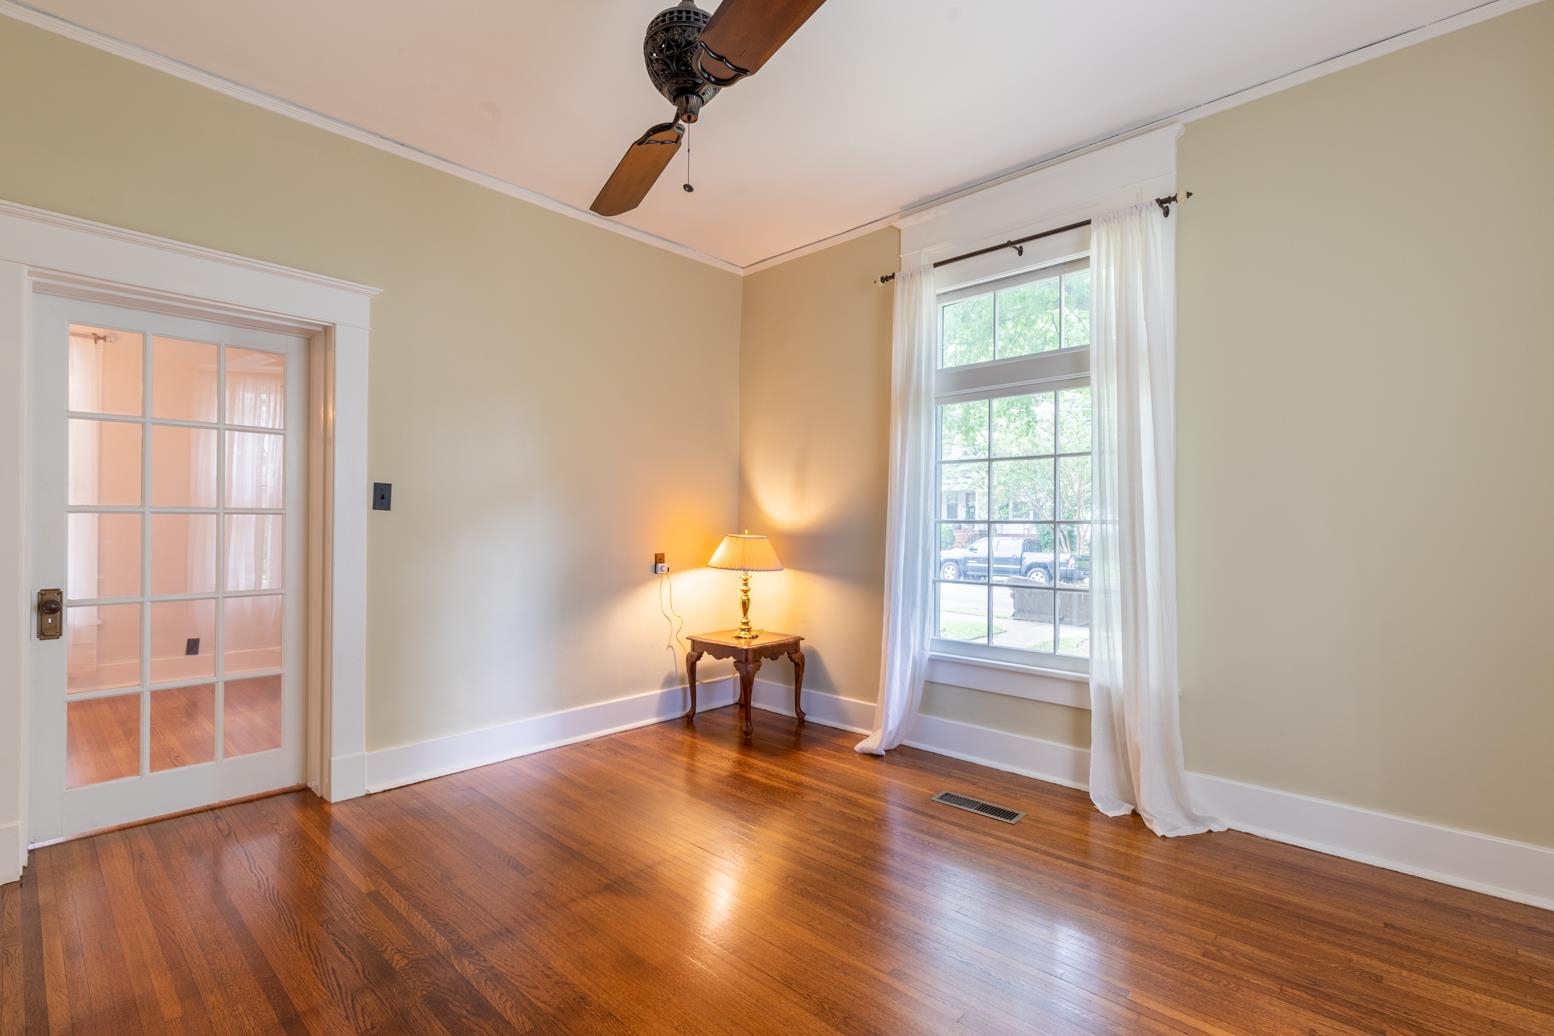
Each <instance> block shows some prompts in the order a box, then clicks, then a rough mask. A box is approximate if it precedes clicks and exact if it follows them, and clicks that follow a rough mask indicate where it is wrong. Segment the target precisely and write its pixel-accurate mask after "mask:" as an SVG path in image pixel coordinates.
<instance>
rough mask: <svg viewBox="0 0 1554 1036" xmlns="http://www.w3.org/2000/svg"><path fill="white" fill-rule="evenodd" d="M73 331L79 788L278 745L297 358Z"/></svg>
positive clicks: (72, 674)
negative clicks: (233, 732)
mask: <svg viewBox="0 0 1554 1036" xmlns="http://www.w3.org/2000/svg"><path fill="white" fill-rule="evenodd" d="M69 335H70V352H71V356H70V362H69V373H68V381H69V388H68V398H69V407H70V409H69V412H68V414H67V420H68V422H69V429H70V432H69V435H70V441H69V445H68V461H67V464H68V467H69V469H70V470H69V472H68V483H69V492H68V495H67V507H66V511H67V516H66V519H65V520H66V522H67V523H68V524H69V529H68V532H67V548H66V555H67V558H66V565H67V572H68V586H67V599H66V609H67V611H66V617H67V622H66V641H67V644H66V650H67V652H68V661H67V680H66V699H67V706H66V708H67V718H66V729H67V741H68V742H69V743H68V744H67V781H66V783H67V786H69V787H83V786H86V785H88V784H95V783H101V782H103V781H106V780H115V779H121V778H127V777H133V776H145V775H147V774H150V773H154V772H162V771H164V770H168V769H177V768H181V767H186V766H197V765H201V764H207V763H220V762H221V761H222V760H223V759H226V758H231V757H234V756H236V755H246V754H252V753H255V752H261V751H272V750H275V749H278V748H280V747H281V744H282V741H283V729H284V727H283V724H282V716H281V679H282V675H283V664H284V660H285V654H286V643H285V636H286V634H285V627H286V622H285V614H286V608H285V594H286V593H287V592H288V588H287V587H286V585H285V571H286V567H285V558H284V550H285V535H284V526H285V513H286V507H287V504H288V501H287V500H286V484H287V476H288V472H287V442H286V436H287V435H288V434H294V433H293V432H290V431H288V428H287V425H288V421H287V419H286V418H287V416H288V415H287V413H286V406H287V396H286V379H287V377H288V376H291V375H292V374H293V373H294V372H290V371H288V370H287V367H286V364H287V358H286V356H285V355H284V354H282V353H279V352H269V351H266V350H263V349H255V348H251V347H244V346H237V345H233V344H229V343H223V342H220V341H210V342H205V341H195V340H188V339H183V338H177V337H173V336H164V335H158V334H154V333H150V332H142V331H137V330H121V329H118V328H111V327H97V326H92V325H86V324H77V323H72V324H71V325H70V329H69ZM229 689H231V690H232V695H231V696H232V698H233V704H234V705H235V706H237V708H236V709H235V710H233V709H229V707H228V703H227V698H228V691H229ZM130 700H133V701H134V702H135V707H134V708H133V709H131V708H130V706H129V702H130ZM229 713H231V714H233V715H239V716H241V717H242V719H243V722H244V723H245V724H248V725H254V724H257V725H258V727H259V728H262V727H264V726H265V725H269V726H270V727H272V728H273V729H272V730H264V729H258V728H256V729H247V730H244V731H242V732H238V736H235V737H234V736H229V735H228V733H227V731H226V730H225V729H224V727H225V726H226V722H227V720H228V719H229V718H230V717H229ZM132 719H133V724H132V723H131V720H132ZM89 739H93V740H95V743H96V745H98V746H99V747H101V746H104V745H110V746H111V747H108V748H105V749H103V753H104V754H105V755H106V756H107V757H109V758H110V759H111V760H112V764H111V765H102V766H95V765H89V762H90V761H89V760H87V759H86V756H85V754H83V753H88V752H89V750H90V746H89V745H88V744H87V742H88V740H89ZM127 743H133V745H134V750H133V751H128V750H126V749H125V748H124V746H125V744H127ZM131 756H134V763H135V765H134V766H133V767H131V766H130V765H129V763H130V757H131Z"/></svg>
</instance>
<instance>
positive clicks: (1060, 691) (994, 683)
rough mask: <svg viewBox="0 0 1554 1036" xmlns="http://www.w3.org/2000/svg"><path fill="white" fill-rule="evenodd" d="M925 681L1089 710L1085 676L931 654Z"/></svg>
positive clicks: (1011, 663) (988, 660)
mask: <svg viewBox="0 0 1554 1036" xmlns="http://www.w3.org/2000/svg"><path fill="white" fill-rule="evenodd" d="M926 679H927V680H928V682H929V683H940V684H945V685H947V686H950V687H967V688H970V689H971V690H974V691H986V692H987V693H989V694H1003V695H1007V696H1009V697H1011V698H1024V699H1025V700H1026V701H1043V702H1049V703H1051V704H1053V705H1066V706H1068V707H1069V708H1072V709H1086V710H1088V709H1089V708H1090V676H1089V674H1088V673H1073V672H1069V671H1067V670H1064V669H1046V668H1043V667H1041V666H1032V665H1019V664H1017V663H1014V662H1000V661H995V660H993V659H987V658H970V657H967V656H965V655H949V654H943V653H938V652H934V653H930V654H929V656H928V672H927V676H926Z"/></svg>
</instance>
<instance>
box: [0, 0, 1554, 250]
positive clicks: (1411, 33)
mask: <svg viewBox="0 0 1554 1036" xmlns="http://www.w3.org/2000/svg"><path fill="white" fill-rule="evenodd" d="M1540 2H1542V0H1486V2H1484V3H1481V4H1479V5H1478V6H1476V7H1473V8H1470V9H1469V10H1466V11H1462V12H1459V13H1457V14H1454V15H1449V16H1447V17H1445V18H1441V19H1438V20H1436V21H1434V22H1430V23H1428V24H1425V25H1421V26H1418V27H1416V28H1413V29H1409V30H1407V31H1405V32H1400V33H1398V34H1396V35H1394V36H1389V37H1387V38H1386V39H1382V40H1377V41H1375V42H1374V43H1369V44H1366V45H1365V46H1362V47H1356V48H1355V49H1354V50H1351V51H1348V52H1346V53H1343V54H1337V55H1334V56H1333V57H1330V58H1327V59H1325V60H1322V61H1318V62H1316V63H1314V64H1311V65H1308V66H1306V67H1305V68H1301V69H1297V70H1295V71H1293V72H1289V73H1287V74H1285V75H1282V76H1278V77H1276V78H1274V79H1270V80H1268V81H1266V82H1263V83H1258V84H1255V85H1253V86H1249V87H1246V88H1244V89H1242V90H1237V91H1235V92H1234V93H1230V94H1226V95H1224V96H1223V97H1218V98H1214V99H1213V100H1209V101H1205V102H1203V103H1201V104H1197V105H1194V106H1192V107H1189V108H1185V109H1183V110H1182V111H1179V112H1175V113H1173V114H1171V115H1167V116H1163V117H1161V118H1158V119H1153V120H1151V121H1150V122H1148V123H1143V124H1140V125H1137V126H1133V127H1130V128H1128V129H1124V130H1119V131H1117V132H1114V133H1110V134H1107V135H1105V136H1103V137H1098V138H1095V139H1093V140H1090V141H1088V142H1085V143H1083V144H1080V145H1077V146H1075V147H1071V148H1067V149H1065V150H1063V151H1059V152H1054V153H1051V154H1047V155H1044V156H1042V157H1040V158H1038V159H1036V160H1035V161H1032V162H1028V163H1026V164H1024V165H1022V166H1019V167H1018V168H1015V169H1011V170H1006V171H1004V172H1002V173H998V174H996V175H993V176H990V177H988V178H987V179H984V180H979V181H976V182H974V183H971V184H967V185H964V186H961V187H957V188H952V189H951V190H948V191H945V192H943V193H942V194H939V195H935V196H934V197H932V198H930V199H928V200H926V201H923V202H921V203H919V204H916V205H912V206H910V207H908V208H904V209H900V210H897V211H895V212H892V213H888V214H886V215H883V216H880V217H879V218H878V219H873V220H869V221H868V222H866V223H861V224H859V225H858V226H855V227H852V228H850V229H848V230H844V231H840V232H839V233H836V234H832V235H829V236H827V237H823V238H818V239H817V240H814V241H811V242H810V243H808V244H805V245H800V246H798V247H796V248H790V249H788V250H786V251H783V252H779V253H777V254H775V255H771V256H768V257H766V258H765V259H761V260H758V261H756V262H754V263H750V264H748V265H745V266H739V265H738V264H736V263H732V262H729V261H728V260H726V259H720V258H718V257H717V256H714V255H711V254H709V253H706V252H703V251H700V250H698V249H695V248H692V247H690V246H689V245H684V244H681V243H680V242H678V241H672V240H670V239H669V238H665V237H659V236H658V235H657V234H650V233H648V232H647V231H645V230H638V229H636V228H635V227H630V226H627V225H625V224H623V223H617V222H616V221H614V220H610V219H605V218H604V217H602V216H599V215H596V214H595V213H593V212H589V211H586V210H584V209H579V208H577V207H575V206H573V205H568V204H567V203H566V202H563V201H559V200H557V199H555V198H552V197H550V196H549V195H545V194H540V193H539V192H537V191H531V190H529V189H528V188H525V187H520V186H518V185H517V184H515V183H512V182H510V181H507V180H503V179H502V178H500V177H497V176H492V175H490V174H488V173H482V172H480V171H478V170H475V169H471V168H469V167H468V166H464V165H460V164H459V163H457V162H453V161H450V160H448V159H446V158H442V157H439V156H437V155H434V154H432V153H430V152H427V151H422V150H421V149H419V148H416V147H412V146H411V145H409V144H405V143H403V142H401V141H397V140H394V139H392V138H390V137H385V136H383V135H382V134H379V133H374V132H373V131H371V130H368V129H364V128H362V127H360V126H357V125H354V124H352V123H349V122H345V121H343V120H341V119H336V118H332V117H331V116H328V115H324V114H323V113H321V112H316V111H314V110H312V109H311V108H305V107H303V106H301V105H299V104H293V103H292V102H290V101H286V100H282V99H281V98H279V97H275V96H273V95H271V94H267V93H265V92H263V91H261V90H255V89H252V88H250V87H246V86H243V85H242V84H240V83H235V82H233V81H232V80H230V79H225V78H222V77H221V76H218V75H216V74H214V73H212V72H207V71H205V70H204V69H200V68H196V67H195V66H193V65H189V64H185V63H184V62H182V61H177V60H175V59H173V58H169V57H166V56H165V55H162V54H158V53H156V52H155V51H151V50H147V49H146V48H144V47H140V46H137V45H135V44H133V43H128V42H126V41H124V40H120V39H118V38H116V37H113V36H109V35H106V34H104V33H100V32H97V31H95V30H92V29H88V28H86V27H85V26H82V25H78V24H76V23H75V22H72V21H69V20H67V19H64V18H61V17H59V16H58V15H54V14H49V13H48V12H46V11H40V10H38V9H37V8H34V7H29V6H27V5H26V4H22V3H17V2H16V0H0V15H4V16H5V17H8V18H12V19H14V20H16V21H19V22H25V23H26V24H28V25H32V26H35V27H37V28H40V29H43V30H45V31H47V32H52V33H54V34H55V35H58V36H64V37H66V38H67V39H71V40H75V41H76V42H77V43H84V44H86V45H87V46H89V47H94V48H96V49H97V50H102V51H106V52H107V53H109V54H114V55H116V56H118V57H121V58H126V59H128V60H130V61H133V62H135V63H136V64H139V65H145V66H146V67H148V68H154V69H156V70H157V71H159V72H165V73H167V74H168V75H171V76H176V77H177V78H179V79H182V80H184V81H186V82H190V83H194V84H196V85H198V86H203V87H205V88H206V89H209V90H214V91H216V92H217V93H220V94H224V95H226V96H228V97H231V98H234V99H236V100H239V101H243V102H244V103H246V104H252V105H254V106H256V107H259V108H263V109H265V110H266V111H270V112H273V113H275V114H277V115H282V116H285V117H286V118H288V119H293V120H296V121H297V122H303V123H306V124H307V125H309V126H313V127H315V128H317V129H322V130H325V131H327V132H329V133H334V134H337V135H339V136H342V137H346V138H348V139H350V140H354V141H356V142H357V143H359V144H366V145H367V146H368V147H373V148H377V149H378V150H380V151H385V152H387V153H389V154H391V155H396V156H398V157H400V158H406V159H409V160H410V161H412V162H416V163H419V164H421V165H424V166H428V167H430V168H432V169H436V170H438V171H440V172H444V173H447V174H449V175H450V176H457V177H458V178H459V179H461V180H467V181H469V182H470V183H473V184H477V185H479V186H481V187H485V188H487V189H488V190H492V191H496V192H497V193H498V194H505V195H507V196H508V197H510V198H516V199H518V200H519V201H525V202H528V203H529V204H531V205H537V206H539V207H540V208H542V209H546V210H548V211H551V212H555V213H559V214H560V215H563V216H567V217H570V218H572V219H575V220H578V221H579V222H582V223H587V224H589V225H590V226H595V227H599V228H601V229H604V230H608V231H610V232H612V233H615V234H620V235H622V236H624V237H628V238H631V239H632V240H634V241H640V242H642V243H643V244H646V245H651V246H653V247H654V248H658V249H662V250H663V251H666V252H671V253H673V254H675V255H678V256H682V257H684V258H686V259H691V260H694V261H696V262H699V263H705V264H706V265H708V266H711V267H713V268H715V269H719V270H723V271H725V272H727V273H733V274H738V275H739V276H741V277H743V276H747V275H749V274H752V273H760V272H761V271H762V270H769V269H771V268H772V267H774V266H780V265H782V264H783V263H786V262H790V261H792V260H794V259H800V258H803V257H804V256H806V255H812V254H814V253H815V252H820V251H824V250H825V249H827V248H831V247H833V246H835V245H839V244H842V243H844V242H847V241H852V240H854V239H856V238H860V237H863V236H864V235H865V234H869V233H872V232H873V231H876V230H881V229H884V228H885V227H890V226H896V225H899V224H900V223H901V222H902V221H903V220H908V219H910V218H911V217H913V216H916V215H919V214H921V213H924V212H927V211H929V210H931V209H934V208H937V207H938V206H940V205H943V204H945V203H947V202H951V201H955V200H956V199H958V198H963V197H965V196H967V195H969V194H975V193H976V192H978V191H982V190H986V189H987V188H989V187H996V186H997V185H999V184H1001V183H1006V182H1008V181H1009V180H1013V179H1017V178H1019V177H1022V176H1026V175H1028V174H1030V173H1033V172H1036V171H1038V170H1041V169H1045V168H1047V167H1049V166H1053V165H1057V164H1058V163H1060V162H1064V161H1067V160H1068V159H1070V158H1075V157H1078V156H1079V155H1083V154H1087V153H1089V152H1091V151H1094V150H1096V149H1098V148H1102V147H1106V146H1109V145H1111V144H1115V143H1118V142H1120V141H1123V140H1128V139H1130V138H1132V137H1135V136H1138V135H1139V134H1142V133H1148V132H1150V131H1151V130H1156V129H1160V128H1161V127H1163V126H1168V125H1170V124H1171V123H1189V122H1195V121H1197V120H1198V119H1202V118H1206V117H1208V116H1210V115H1215V114H1218V113H1219V112H1222V111H1226V110H1228V109H1230V108H1236V107H1239V106H1240V105H1243V104H1248V103H1250V102H1252V101H1255V100H1258V99H1260V98H1263V97H1267V96H1269V95H1270V94H1275V93H1279V92H1280V91H1283V90H1288V89H1290V88H1291V87H1295V86H1299V85H1301V84H1302V83H1308V82H1310V81H1311V80H1313V79H1320V78H1322V77H1323V76H1327V75H1332V74H1333V73H1334V72H1341V71H1343V70H1344V69H1346V68H1352V67H1354V66H1355V65H1359V64H1363V63H1364V62H1367V61H1372V60H1374V59H1376V58H1379V57H1383V56H1385V55H1387V54H1391V53H1394V52H1396V51H1399V50H1403V49H1405V48H1407V47H1411V46H1413V45H1414V44H1416V43H1423V42H1425V41H1427V40H1432V39H1435V38H1437V37H1439V36H1445V35H1447V34H1448V33H1452V32H1456V31H1457V30H1458V29H1465V28H1467V27H1468V26H1470V25H1476V24H1478V23H1479V22H1483V21H1488V20H1489V19H1491V18H1496V17H1499V16H1500V15H1504V14H1510V13H1511V12H1512V11H1516V10H1520V9H1521V8H1523V7H1530V6H1532V5H1533V4H1535V3H1540Z"/></svg>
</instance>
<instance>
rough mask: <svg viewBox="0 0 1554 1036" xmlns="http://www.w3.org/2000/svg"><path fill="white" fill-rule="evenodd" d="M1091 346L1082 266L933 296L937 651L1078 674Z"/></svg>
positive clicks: (1085, 617)
mask: <svg viewBox="0 0 1554 1036" xmlns="http://www.w3.org/2000/svg"><path fill="white" fill-rule="evenodd" d="M1089 345H1090V269H1089V262H1088V260H1086V259H1079V260H1075V261H1072V262H1067V263H1063V264H1061V265H1058V266H1050V267H1046V268H1043V269H1040V270H1035V271H1032V272H1029V273H1025V274H1021V275H1019V276H1016V277H1010V278H1007V279H1005V280H1001V281H996V282H993V283H991V284H982V285H977V286H976V287H973V288H966V289H961V290H958V291H953V292H947V293H945V294H943V295H941V296H940V298H939V364H938V367H939V369H938V372H937V374H936V376H935V385H934V401H935V409H936V416H937V423H938V432H937V435H936V436H935V441H936V456H935V458H934V460H935V467H936V472H937V476H938V492H937V495H936V499H937V503H936V508H935V514H934V522H935V531H936V534H937V544H936V546H937V550H938V556H937V562H936V564H935V567H934V617H933V622H934V629H933V635H934V641H935V643H934V647H935V650H936V651H938V652H941V653H945V654H953V655H970V656H976V657H984V658H990V659H994V660H999V661H1005V662H1014V663H1025V664H1032V665H1039V666H1043V667H1052V668H1059V669H1069V670H1076V671H1083V670H1084V669H1085V668H1086V666H1087V664H1088V659H1089V655H1090V592H1089V589H1090V503H1091V495H1092V490H1091V472H1090V426H1091V411H1090V384H1089Z"/></svg>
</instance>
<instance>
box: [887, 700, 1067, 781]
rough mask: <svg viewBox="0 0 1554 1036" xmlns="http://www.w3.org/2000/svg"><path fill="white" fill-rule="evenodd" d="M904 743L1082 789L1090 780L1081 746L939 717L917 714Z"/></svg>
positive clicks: (996, 768) (926, 750)
mask: <svg viewBox="0 0 1554 1036" xmlns="http://www.w3.org/2000/svg"><path fill="white" fill-rule="evenodd" d="M906 743H907V744H908V745H910V746H911V747H913V748H921V749H922V750H923V751H925V752H937V753H939V754H940V755H947V756H950V757H951V758H954V759H964V760H965V761H966V762H968V763H979V764H981V765H982V766H991V767H993V768H994V769H995V770H1007V771H1009V772H1010V773H1018V774H1021V775H1022V776H1025V777H1034V778H1036V779H1037V780H1039V781H1050V782H1051V783H1053V784H1061V785H1063V786H1064V787H1066V788H1085V787H1087V786H1088V784H1089V780H1090V753H1089V752H1087V751H1085V750H1084V749H1083V748H1074V747H1072V746H1070V745H1063V744H1059V743H1057V742H1056V741H1043V740H1041V739H1040V738H1034V737H1026V736H1024V735H1023V734H1011V733H1009V732H1008V731H1004V730H993V729H992V728H990V727H979V726H976V725H975V724H972V723H961V722H959V721H957V720H953V719H944V718H942V717H939V716H926V715H919V716H918V717H917V722H916V723H914V724H913V725H912V733H911V736H909V737H908V738H907V740H906Z"/></svg>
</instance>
